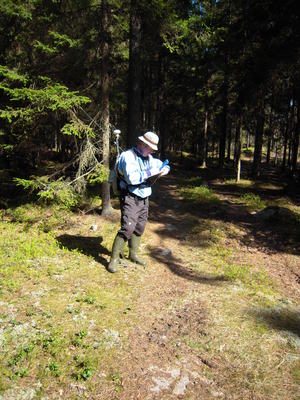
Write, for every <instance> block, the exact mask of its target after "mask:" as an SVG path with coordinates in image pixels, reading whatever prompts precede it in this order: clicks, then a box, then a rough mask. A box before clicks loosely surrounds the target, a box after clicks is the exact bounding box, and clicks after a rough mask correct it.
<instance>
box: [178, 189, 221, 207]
mask: <svg viewBox="0 0 300 400" xmlns="http://www.w3.org/2000/svg"><path fill="white" fill-rule="evenodd" d="M180 195H181V196H182V197H183V198H184V199H185V200H186V201H191V202H193V203H214V204H219V203H221V200H220V199H219V197H218V196H217V195H216V194H215V193H214V191H213V190H212V189H210V188H209V187H207V186H205V185H203V186H193V187H184V188H181V189H180Z"/></svg>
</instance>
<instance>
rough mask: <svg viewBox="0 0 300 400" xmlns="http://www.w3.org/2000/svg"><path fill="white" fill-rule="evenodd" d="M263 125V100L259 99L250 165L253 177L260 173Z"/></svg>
mask: <svg viewBox="0 0 300 400" xmlns="http://www.w3.org/2000/svg"><path fill="white" fill-rule="evenodd" d="M264 124H265V110H264V101H263V99H260V105H259V108H258V110H257V121H256V132H255V145H254V146H255V147H254V157H253V164H252V174H253V176H258V175H259V173H260V165H261V153H262V145H263V133H264Z"/></svg>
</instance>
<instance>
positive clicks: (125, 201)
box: [107, 132, 170, 273]
mask: <svg viewBox="0 0 300 400" xmlns="http://www.w3.org/2000/svg"><path fill="white" fill-rule="evenodd" d="M138 139H139V140H138V143H137V145H136V147H133V148H132V149H130V150H127V151H125V152H123V153H122V154H121V156H120V159H119V162H118V165H117V169H118V174H119V177H120V187H121V196H120V205H121V228H120V230H119V231H118V233H117V235H116V237H115V240H114V244H113V248H112V254H111V259H110V262H109V265H108V268H107V270H108V271H109V272H112V273H114V272H117V271H118V264H119V261H120V254H121V253H122V250H123V248H124V245H125V243H126V242H127V241H128V245H129V259H130V260H131V261H132V262H134V263H137V264H140V265H146V263H145V261H144V260H142V259H141V258H140V257H139V256H138V254H137V253H138V248H139V244H140V240H141V236H142V234H143V233H144V230H145V227H146V223H147V220H148V211H149V196H150V195H151V193H152V189H151V184H150V182H149V178H150V177H151V176H157V177H160V176H163V175H166V174H167V173H168V172H169V170H170V167H169V166H168V165H166V166H164V165H163V162H162V161H161V160H159V159H157V158H153V157H152V155H151V153H153V151H155V150H158V148H157V145H158V141H159V138H158V136H157V135H156V134H155V133H153V132H146V133H145V134H144V135H143V136H139V138H138Z"/></svg>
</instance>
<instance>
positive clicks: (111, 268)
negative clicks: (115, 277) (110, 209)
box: [107, 235, 125, 273]
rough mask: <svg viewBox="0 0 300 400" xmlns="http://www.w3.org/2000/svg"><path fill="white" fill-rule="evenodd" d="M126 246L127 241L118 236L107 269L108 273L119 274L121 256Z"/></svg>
mask: <svg viewBox="0 0 300 400" xmlns="http://www.w3.org/2000/svg"><path fill="white" fill-rule="evenodd" d="M124 245H125V239H124V238H123V237H122V236H119V235H117V236H116V237H115V240H114V244H113V247H112V251H111V258H110V262H109V264H108V267H107V271H108V272H111V273H115V272H118V264H119V262H120V254H121V253H122V250H123V247H124Z"/></svg>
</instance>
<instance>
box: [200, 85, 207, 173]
mask: <svg viewBox="0 0 300 400" xmlns="http://www.w3.org/2000/svg"><path fill="white" fill-rule="evenodd" d="M205 91H206V93H207V88H205ZM204 106H205V110H204V126H203V129H201V130H200V140H199V142H200V143H199V164H200V166H201V168H206V160H207V130H208V97H207V94H206V95H205V103H204Z"/></svg>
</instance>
